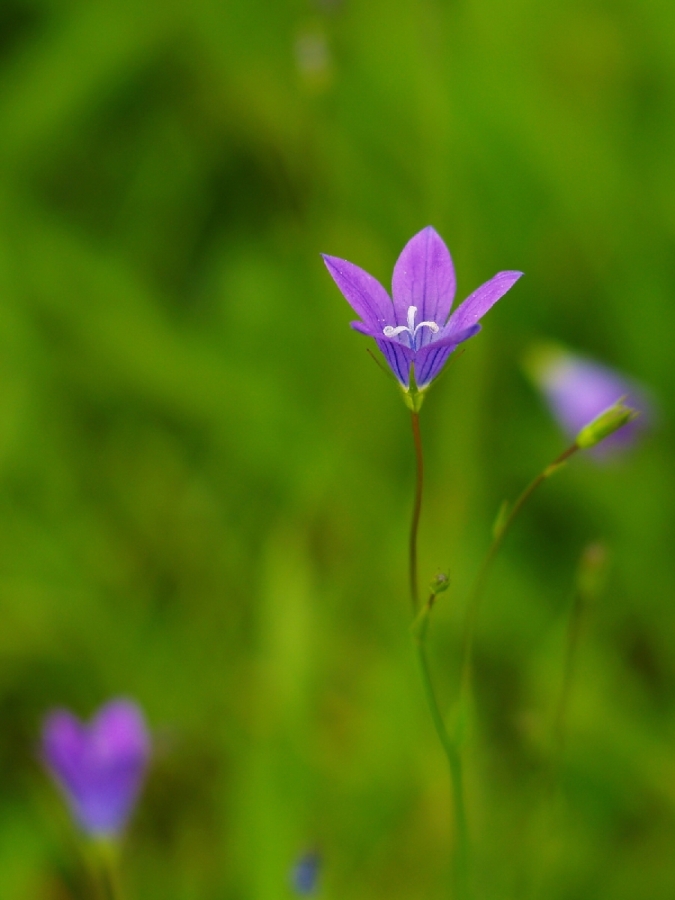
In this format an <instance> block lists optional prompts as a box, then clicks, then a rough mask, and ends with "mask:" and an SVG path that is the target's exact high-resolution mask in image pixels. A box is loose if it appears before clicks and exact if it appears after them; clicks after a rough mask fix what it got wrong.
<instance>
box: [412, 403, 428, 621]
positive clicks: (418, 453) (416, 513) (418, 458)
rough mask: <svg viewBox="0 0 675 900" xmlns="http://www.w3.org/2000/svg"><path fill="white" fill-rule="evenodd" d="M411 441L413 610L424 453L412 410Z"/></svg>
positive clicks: (416, 594)
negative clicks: (413, 468) (413, 475)
mask: <svg viewBox="0 0 675 900" xmlns="http://www.w3.org/2000/svg"><path fill="white" fill-rule="evenodd" d="M410 415H411V418H412V431H413V441H414V443H415V462H416V467H417V478H416V479H415V500H414V502H413V512H412V522H411V524H410V566H409V571H410V599H411V601H412V606H413V612H417V610H418V608H419V590H418V587H417V532H418V529H419V524H420V513H421V512H422V490H423V487H424V455H423V453H422V435H421V434H420V415H419V412H415V411H412V412H411V413H410Z"/></svg>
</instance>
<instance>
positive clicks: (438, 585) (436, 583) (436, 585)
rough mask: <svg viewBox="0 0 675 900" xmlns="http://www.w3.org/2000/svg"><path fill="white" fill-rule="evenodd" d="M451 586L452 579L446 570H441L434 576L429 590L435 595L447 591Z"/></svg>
mask: <svg viewBox="0 0 675 900" xmlns="http://www.w3.org/2000/svg"><path fill="white" fill-rule="evenodd" d="M449 587H450V579H449V578H448V576H447V575H446V574H445V572H439V573H438V575H436V576H434V578H432V580H431V582H430V584H429V591H430V592H431V593H432V594H433V596H434V597H435V596H436V594H442V593H443V591H447V589H448V588H449Z"/></svg>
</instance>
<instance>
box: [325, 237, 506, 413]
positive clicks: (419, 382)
mask: <svg viewBox="0 0 675 900" xmlns="http://www.w3.org/2000/svg"><path fill="white" fill-rule="evenodd" d="M323 259H324V262H325V263H326V266H327V268H328V271H329V272H330V274H331V275H332V276H333V279H334V280H335V283H336V284H337V286H338V287H339V288H340V290H341V291H342V294H343V295H344V297H345V299H346V300H347V302H348V303H349V304H350V305H351V307H352V308H353V309H354V311H355V312H356V313H357V315H358V316H359V317H360V320H359V321H356V322H352V323H351V326H352V328H354V329H355V330H356V331H360V332H361V333H362V334H366V335H369V336H370V337H373V338H375V341H376V343H377V346H378V347H379V348H380V350H381V351H382V353H383V354H384V357H385V359H386V360H387V362H388V364H389V366H390V367H391V370H392V371H393V373H394V375H395V376H396V378H397V379H398V382H399V384H400V385H401V387H402V388H403V391H404V392H405V394H406V399H407V401H408V402H409V404H410V405H412V406H413V408H419V403H420V402H421V397H420V395H421V393H422V392H423V391H424V390H425V389H426V388H427V387H429V385H430V384H431V382H432V381H433V380H434V378H436V376H437V375H438V374H439V373H440V371H441V369H442V368H443V366H444V365H445V362H446V360H447V358H448V356H450V354H451V353H452V351H453V350H455V348H456V347H457V346H458V345H459V344H461V343H462V342H463V341H466V340H468V338H470V337H473V336H474V335H475V334H477V333H478V332H479V331H480V328H481V326H480V325H479V319H481V318H482V317H483V316H484V315H485V313H486V312H487V311H488V310H489V309H490V307H491V306H493V304H495V303H496V302H497V300H499V298H500V297H502V296H503V295H504V294H505V293H506V292H507V291H508V290H509V288H511V287H512V286H513V285H514V284H515V282H516V281H517V280H518V279H519V278H520V276H521V275H522V274H523V273H522V272H498V273H497V275H495V276H494V277H493V278H491V279H490V280H489V281H486V282H485V284H483V285H481V287H479V288H477V290H475V291H474V292H473V294H471V295H470V296H469V297H468V298H467V299H466V300H465V301H464V302H463V303H461V304H460V305H459V306H458V307H457V309H456V310H455V311H454V312H453V313H451V312H450V310H451V307H452V303H453V300H454V297H455V287H456V280H455V268H454V266H453V264H452V258H451V256H450V252H449V251H448V248H447V247H446V246H445V244H444V243H443V240H442V239H441V237H440V236H439V235H438V233H437V232H436V231H435V230H434V229H433V228H432V227H431V226H428V227H427V228H424V229H423V230H422V231H420V232H419V233H418V234H416V235H415V236H414V237H412V238H411V239H410V240H409V241H408V243H407V244H406V245H405V247H404V248H403V251H402V252H401V255H400V256H399V258H398V259H397V261H396V265H395V266H394V275H393V280H392V296H393V303H392V301H391V300H390V298H389V295H388V294H387V292H386V290H385V289H384V288H383V287H382V285H381V284H380V283H379V281H377V279H375V278H373V276H372V275H369V274H368V272H366V271H364V270H363V269H361V268H359V266H356V265H354V263H351V262H347V260H344V259H338V258H337V257H335V256H327V255H326V254H324V255H323ZM417 397H420V399H416V398H417Z"/></svg>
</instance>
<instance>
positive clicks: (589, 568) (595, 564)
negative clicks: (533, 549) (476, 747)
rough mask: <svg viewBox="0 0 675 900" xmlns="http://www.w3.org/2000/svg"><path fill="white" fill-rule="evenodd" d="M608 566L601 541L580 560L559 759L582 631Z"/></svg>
mask: <svg viewBox="0 0 675 900" xmlns="http://www.w3.org/2000/svg"><path fill="white" fill-rule="evenodd" d="M607 563H608V554H607V549H606V547H605V546H604V544H602V543H601V542H599V541H596V542H593V543H591V544H588V546H586V547H585V548H584V551H583V553H582V554H581V559H580V561H579V567H578V570H577V577H576V584H575V588H574V594H573V597H572V606H571V610H570V617H569V622H568V625H567V638H566V643H565V662H564V668H563V677H562V686H561V689H560V695H559V697H558V702H557V705H556V710H555V716H554V719H553V741H554V744H555V752H556V754H557V755H558V756H561V755H562V753H563V751H564V749H565V730H566V725H567V711H568V708H569V703H570V695H571V692H572V683H573V681H574V671H575V668H576V662H577V656H578V651H579V641H580V639H581V634H582V631H583V626H584V619H585V616H586V610H587V609H588V607H589V606H590V605H591V604H592V603H593V602H594V601H595V600H596V599H597V598H598V596H599V594H600V593H601V591H602V588H603V586H604V578H605V574H606V570H607Z"/></svg>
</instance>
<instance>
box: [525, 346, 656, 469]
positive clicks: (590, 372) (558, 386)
mask: <svg viewBox="0 0 675 900" xmlns="http://www.w3.org/2000/svg"><path fill="white" fill-rule="evenodd" d="M526 367H527V369H528V371H529V372H530V374H531V376H532V378H533V379H534V381H535V383H536V385H537V386H538V387H539V388H540V390H541V391H542V393H543V395H544V397H545V398H546V400H547V402H548V404H549V406H550V408H551V411H552V412H553V415H554V416H555V418H556V419H557V420H558V422H559V424H560V426H561V428H562V429H563V431H564V432H565V434H566V435H567V436H568V437H569V438H570V439H573V438H575V437H576V435H577V434H578V433H579V431H581V429H582V428H583V427H584V426H585V425H588V424H589V422H591V421H592V420H593V419H595V417H596V416H597V415H599V414H600V413H601V412H603V411H604V410H606V409H607V408H608V407H610V406H612V404H614V403H616V402H617V401H618V400H619V399H621V398H622V397H623V398H625V399H624V402H625V404H626V405H627V406H630V407H632V408H633V409H636V410H637V411H638V412H639V413H640V415H639V416H638V417H637V418H635V419H633V420H632V421H630V422H629V423H628V424H627V425H624V426H623V427H622V428H619V429H618V431H615V432H614V433H613V434H611V435H610V436H609V437H608V438H605V440H603V441H602V442H601V443H600V444H598V445H597V447H594V448H593V452H594V453H595V454H596V455H597V454H600V455H604V454H606V453H608V452H611V451H612V450H617V449H619V448H622V447H627V446H629V445H630V444H632V443H633V442H634V441H635V439H636V437H637V435H638V433H639V432H640V431H641V430H643V429H644V428H645V427H646V426H647V425H648V424H649V422H650V420H651V408H652V404H651V403H650V402H649V401H648V400H647V397H646V392H645V390H644V389H643V388H641V387H638V386H637V385H636V384H635V383H634V382H633V381H632V380H630V379H628V378H627V377H626V376H624V375H622V374H620V373H619V372H616V371H615V370H613V369H611V368H609V366H605V365H603V364H602V363H599V362H595V361H594V360H591V359H589V358H588V357H585V356H582V355H579V354H576V353H571V352H569V351H567V350H563V349H560V348H556V347H552V346H538V347H535V348H533V350H532V351H531V352H530V355H529V358H528V360H527V362H526Z"/></svg>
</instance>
